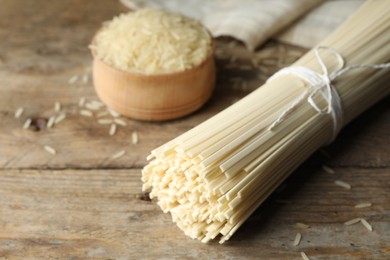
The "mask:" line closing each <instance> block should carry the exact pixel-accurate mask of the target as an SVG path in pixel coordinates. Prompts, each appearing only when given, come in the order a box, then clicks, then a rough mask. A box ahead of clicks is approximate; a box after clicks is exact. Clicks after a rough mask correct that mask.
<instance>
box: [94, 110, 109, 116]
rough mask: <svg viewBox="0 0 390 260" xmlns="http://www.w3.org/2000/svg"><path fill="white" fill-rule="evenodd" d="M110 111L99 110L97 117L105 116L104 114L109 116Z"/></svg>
mask: <svg viewBox="0 0 390 260" xmlns="http://www.w3.org/2000/svg"><path fill="white" fill-rule="evenodd" d="M109 114H110V113H108V111H102V112H99V113H97V115H96V116H97V117H103V116H107V115H109Z"/></svg>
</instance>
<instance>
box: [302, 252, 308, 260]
mask: <svg viewBox="0 0 390 260" xmlns="http://www.w3.org/2000/svg"><path fill="white" fill-rule="evenodd" d="M301 256H302V259H303V260H310V258H309V257H308V256H307V255H306V254H305V252H301Z"/></svg>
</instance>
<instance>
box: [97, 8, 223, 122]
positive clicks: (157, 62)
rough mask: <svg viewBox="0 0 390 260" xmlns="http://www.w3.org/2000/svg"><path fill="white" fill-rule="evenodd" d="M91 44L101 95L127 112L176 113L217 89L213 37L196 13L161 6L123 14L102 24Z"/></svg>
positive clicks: (153, 116)
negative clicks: (180, 12) (195, 17)
mask: <svg viewBox="0 0 390 260" xmlns="http://www.w3.org/2000/svg"><path fill="white" fill-rule="evenodd" d="M90 47H91V50H92V54H93V57H94V61H93V79H94V85H95V89H96V92H97V94H98V96H99V97H100V99H101V100H102V101H103V102H104V103H106V105H108V106H109V107H111V108H113V109H114V110H116V111H118V112H120V113H121V114H123V115H125V116H128V117H131V118H135V119H141V120H149V121H158V120H168V119H174V118H177V117H181V116H184V115H187V114H189V113H191V112H193V111H195V110H196V109H198V108H200V107H201V106H202V105H203V104H204V103H205V102H206V101H207V100H208V99H209V98H210V96H211V94H212V91H213V88H214V85H215V62H214V55H213V52H214V42H213V40H212V37H211V36H210V34H209V32H208V31H207V30H206V29H205V28H204V27H203V26H202V25H201V24H200V23H199V22H197V21H195V20H193V19H191V18H187V17H184V16H181V15H178V14H172V13H168V12H165V11H162V10H156V9H143V10H140V11H137V12H131V13H128V14H122V15H119V16H118V17H115V18H114V19H113V20H112V21H110V22H107V23H105V24H104V25H103V27H102V29H101V30H99V31H98V33H97V34H96V35H95V37H94V39H93V41H92V45H91V46H90Z"/></svg>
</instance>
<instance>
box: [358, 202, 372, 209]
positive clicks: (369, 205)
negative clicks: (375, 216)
mask: <svg viewBox="0 0 390 260" xmlns="http://www.w3.org/2000/svg"><path fill="white" fill-rule="evenodd" d="M371 206H372V204H371V202H365V203H359V204H356V205H355V208H357V209H362V208H369V207H371Z"/></svg>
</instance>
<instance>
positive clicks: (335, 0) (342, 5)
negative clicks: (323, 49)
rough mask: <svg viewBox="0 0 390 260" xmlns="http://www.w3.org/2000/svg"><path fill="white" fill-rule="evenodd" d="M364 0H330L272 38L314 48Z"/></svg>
mask: <svg viewBox="0 0 390 260" xmlns="http://www.w3.org/2000/svg"><path fill="white" fill-rule="evenodd" d="M363 2H364V0H328V1H326V2H324V3H322V4H321V5H319V6H318V7H316V8H314V9H313V10H311V11H310V12H308V13H307V14H306V15H305V16H303V17H302V18H300V19H299V20H298V21H297V22H295V23H294V24H293V25H292V26H289V27H287V28H286V29H284V30H283V31H282V32H280V33H278V34H276V35H275V36H273V37H272V38H274V39H277V40H279V41H282V42H285V43H289V44H293V45H298V46H302V47H306V48H312V47H314V46H315V45H317V44H318V43H319V42H321V41H322V40H323V39H324V38H325V37H326V36H328V35H329V34H330V33H331V32H333V31H334V30H335V29H336V28H337V27H338V26H339V25H341V24H342V23H343V22H344V21H345V20H346V19H347V18H348V17H349V16H350V15H351V14H353V13H354V12H355V10H357V9H358V7H359V6H360V5H362V4H363Z"/></svg>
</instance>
